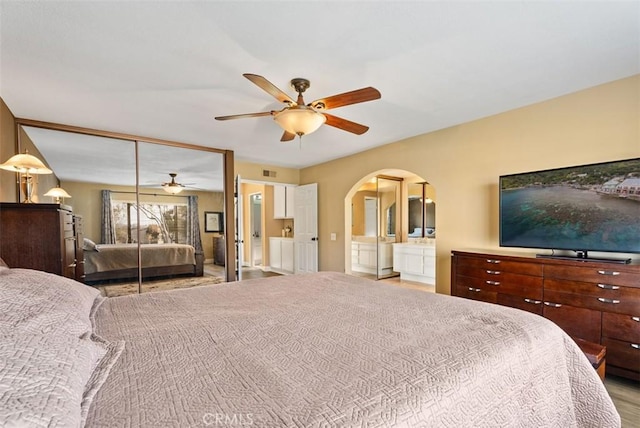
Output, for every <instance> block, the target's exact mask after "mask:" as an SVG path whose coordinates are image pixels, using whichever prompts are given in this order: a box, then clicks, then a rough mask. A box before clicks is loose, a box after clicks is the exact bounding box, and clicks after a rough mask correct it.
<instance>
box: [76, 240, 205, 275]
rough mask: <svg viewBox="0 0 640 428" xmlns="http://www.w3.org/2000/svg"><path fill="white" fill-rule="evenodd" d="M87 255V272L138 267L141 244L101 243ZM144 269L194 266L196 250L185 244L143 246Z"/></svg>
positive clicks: (85, 261)
mask: <svg viewBox="0 0 640 428" xmlns="http://www.w3.org/2000/svg"><path fill="white" fill-rule="evenodd" d="M97 247H98V251H85V252H84V270H85V273H88V274H91V273H95V272H109V271H113V270H120V269H131V268H137V267H138V244H100V245H98V246H97ZM140 247H141V250H142V251H141V253H142V267H145V268H146V267H158V266H175V265H189V264H191V265H195V264H196V256H195V249H194V248H193V247H192V246H191V245H185V244H142V245H141V246H140Z"/></svg>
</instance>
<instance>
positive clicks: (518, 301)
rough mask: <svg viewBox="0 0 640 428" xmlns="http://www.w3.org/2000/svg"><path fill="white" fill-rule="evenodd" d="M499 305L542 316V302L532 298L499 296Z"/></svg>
mask: <svg viewBox="0 0 640 428" xmlns="http://www.w3.org/2000/svg"><path fill="white" fill-rule="evenodd" d="M498 304H499V305H503V306H509V307H511V308H517V309H522V310H523V311H527V312H532V313H534V314H538V315H542V307H543V305H542V300H541V299H537V298H531V297H521V296H512V295H509V294H498Z"/></svg>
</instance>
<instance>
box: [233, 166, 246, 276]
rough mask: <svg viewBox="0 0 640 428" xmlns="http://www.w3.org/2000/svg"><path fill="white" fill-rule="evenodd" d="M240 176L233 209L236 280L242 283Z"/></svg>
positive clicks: (237, 181)
mask: <svg viewBox="0 0 640 428" xmlns="http://www.w3.org/2000/svg"><path fill="white" fill-rule="evenodd" d="M241 183H242V182H241V180H240V175H238V176H236V182H235V187H236V192H235V193H236V197H235V208H236V266H235V269H236V280H237V281H242V255H243V254H244V245H243V244H244V241H243V238H242V224H243V223H242V218H243V217H242V190H241V189H242V186H241Z"/></svg>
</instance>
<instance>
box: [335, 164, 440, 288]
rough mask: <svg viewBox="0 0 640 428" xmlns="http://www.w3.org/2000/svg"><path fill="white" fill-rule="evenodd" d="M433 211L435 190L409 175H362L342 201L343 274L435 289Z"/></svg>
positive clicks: (393, 171)
mask: <svg viewBox="0 0 640 428" xmlns="http://www.w3.org/2000/svg"><path fill="white" fill-rule="evenodd" d="M435 207H436V198H435V189H434V188H433V186H431V185H430V184H429V183H427V181H426V180H425V179H424V178H422V177H420V176H418V175H417V174H415V173H413V172H411V171H405V170H397V169H386V170H379V171H374V172H371V173H370V174H368V175H366V176H364V177H362V178H361V179H360V180H358V182H356V183H355V184H354V185H353V187H352V188H351V189H350V190H349V192H348V193H347V195H346V197H345V255H346V257H345V271H346V272H347V273H348V274H352V275H358V276H365V277H369V278H372V279H386V278H389V277H394V276H395V277H397V276H401V279H402V281H410V282H415V283H417V284H428V285H432V286H435V242H436V233H435V231H436V224H435V218H436V216H435ZM372 216H374V217H375V218H372Z"/></svg>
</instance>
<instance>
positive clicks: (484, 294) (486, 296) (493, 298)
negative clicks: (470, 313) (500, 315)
mask: <svg viewBox="0 0 640 428" xmlns="http://www.w3.org/2000/svg"><path fill="white" fill-rule="evenodd" d="M456 296H458V297H464V298H466V299H473V300H480V301H483V302H488V303H498V293H496V292H495V291H487V290H483V289H481V288H477V287H468V286H464V285H459V284H458V285H457V286H456Z"/></svg>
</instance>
